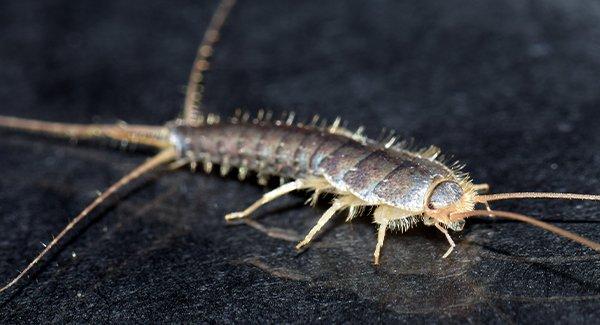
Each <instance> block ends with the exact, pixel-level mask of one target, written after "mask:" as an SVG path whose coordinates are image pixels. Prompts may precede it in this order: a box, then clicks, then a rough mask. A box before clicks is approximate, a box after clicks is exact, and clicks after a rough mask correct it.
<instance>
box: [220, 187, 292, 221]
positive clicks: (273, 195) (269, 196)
mask: <svg viewBox="0 0 600 325" xmlns="http://www.w3.org/2000/svg"><path fill="white" fill-rule="evenodd" d="M303 187H304V181H302V180H300V179H298V180H295V181H293V182H290V183H287V184H284V185H282V186H280V187H278V188H276V189H274V190H272V191H270V192H268V193H266V194H265V195H263V196H262V197H261V198H260V199H258V200H257V201H256V202H254V203H253V204H252V205H250V206H249V207H247V208H246V209H245V210H244V211H240V212H233V213H229V214H228V215H226V216H225V220H227V221H231V220H235V219H240V218H245V217H247V216H249V215H250V214H251V213H252V212H254V211H256V209H258V208H260V207H261V206H263V205H265V204H267V203H269V202H271V201H273V200H275V199H277V198H279V197H281V196H283V195H286V194H288V193H290V192H293V191H296V190H299V189H302V188H303Z"/></svg>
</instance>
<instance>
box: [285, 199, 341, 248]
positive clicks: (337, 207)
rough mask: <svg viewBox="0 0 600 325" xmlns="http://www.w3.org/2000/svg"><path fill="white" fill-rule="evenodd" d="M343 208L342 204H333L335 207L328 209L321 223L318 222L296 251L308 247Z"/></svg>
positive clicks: (297, 246)
mask: <svg viewBox="0 0 600 325" xmlns="http://www.w3.org/2000/svg"><path fill="white" fill-rule="evenodd" d="M342 208H343V205H342V203H340V201H338V200H336V201H335V202H334V203H333V205H332V206H331V207H329V209H327V211H325V213H323V215H322V216H321V218H320V219H319V221H317V224H316V225H315V226H314V227H312V229H311V230H310V231H309V232H308V235H306V237H304V239H303V240H302V241H301V242H300V243H298V245H296V249H301V248H302V247H304V246H306V245H308V243H310V242H311V241H312V240H313V238H314V237H315V235H316V234H317V232H319V230H321V228H323V226H325V224H327V222H328V221H329V220H331V217H333V215H334V214H335V213H336V212H338V211H339V210H341V209H342Z"/></svg>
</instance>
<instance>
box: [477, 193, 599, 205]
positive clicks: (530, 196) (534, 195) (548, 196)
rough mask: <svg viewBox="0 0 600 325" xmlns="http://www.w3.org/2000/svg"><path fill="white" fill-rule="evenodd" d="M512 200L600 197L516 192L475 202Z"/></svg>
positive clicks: (594, 198)
mask: <svg viewBox="0 0 600 325" xmlns="http://www.w3.org/2000/svg"><path fill="white" fill-rule="evenodd" d="M513 199H562V200H584V201H600V195H592V194H576V193H554V192H547V193H546V192H516V193H499V194H488V195H477V196H476V197H475V201H476V202H479V203H485V202H491V201H500V200H513Z"/></svg>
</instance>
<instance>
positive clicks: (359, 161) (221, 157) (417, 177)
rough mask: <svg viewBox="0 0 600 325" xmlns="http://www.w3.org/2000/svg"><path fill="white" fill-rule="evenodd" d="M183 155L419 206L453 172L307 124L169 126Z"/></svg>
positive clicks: (376, 199) (377, 200)
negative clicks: (438, 180)
mask: <svg viewBox="0 0 600 325" xmlns="http://www.w3.org/2000/svg"><path fill="white" fill-rule="evenodd" d="M172 141H173V143H174V144H175V145H176V146H177V147H178V148H179V149H180V151H181V153H182V156H187V157H189V158H191V159H192V160H197V161H210V162H211V163H214V164H221V165H226V166H231V167H236V168H240V169H242V170H244V169H248V170H253V171H256V172H257V173H258V174H259V175H274V176H281V177H288V178H305V177H308V176H317V177H324V178H325V179H327V180H328V181H329V182H330V183H331V184H332V185H334V186H335V187H336V189H338V190H342V191H347V192H350V193H352V194H354V195H356V196H357V197H359V198H361V199H362V200H364V201H366V202H368V203H372V204H382V203H388V204H391V205H394V206H402V207H405V208H406V209H407V210H415V211H416V210H419V209H422V202H423V199H424V197H425V195H426V193H425V192H426V191H427V189H428V187H429V184H431V182H432V181H433V179H434V178H435V177H437V176H440V177H445V178H447V177H452V172H451V170H449V169H448V168H446V167H445V166H444V165H443V164H441V163H439V162H437V161H435V160H433V159H427V158H426V157H421V156H419V155H418V154H415V153H411V152H408V151H404V150H398V149H394V148H385V147H384V146H383V145H381V144H379V143H375V142H374V141H369V140H366V139H354V138H352V137H351V136H349V135H348V134H346V133H343V134H340V133H339V132H330V131H329V129H321V128H316V127H306V126H293V125H291V126H288V125H286V124H284V123H278V124H254V123H220V124H213V125H203V126H199V127H189V126H179V127H175V128H173V129H172Z"/></svg>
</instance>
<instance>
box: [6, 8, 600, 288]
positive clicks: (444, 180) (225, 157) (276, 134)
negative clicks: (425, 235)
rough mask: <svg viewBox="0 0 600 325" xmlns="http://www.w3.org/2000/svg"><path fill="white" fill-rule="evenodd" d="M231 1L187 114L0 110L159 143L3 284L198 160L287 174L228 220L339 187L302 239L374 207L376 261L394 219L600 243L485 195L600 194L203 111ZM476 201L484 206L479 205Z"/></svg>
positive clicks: (215, 29) (62, 130) (195, 72)
mask: <svg viewBox="0 0 600 325" xmlns="http://www.w3.org/2000/svg"><path fill="white" fill-rule="evenodd" d="M232 5H233V0H223V1H222V2H221V3H220V5H219V7H218V9H217V11H216V13H215V15H214V16H213V18H212V20H211V22H210V24H209V28H208V30H207V32H206V33H205V36H204V39H203V41H202V43H201V45H200V47H199V50H198V54H197V57H196V60H195V62H194V65H193V68H192V72H191V75H190V81H189V84H188V88H187V94H186V100H185V105H184V112H183V117H182V118H181V119H177V120H176V121H174V122H170V123H167V124H166V125H165V126H147V125H127V124H117V125H75V124H63V123H49V122H42V121H35V120H25V119H19V118H14V117H2V116H0V127H4V128H9V129H15V130H21V131H26V132H33V133H42V134H47V135H53V136H58V137H63V138H70V139H77V140H79V139H111V140H117V141H120V142H122V143H125V144H128V143H134V144H141V145H145V146H148V147H151V148H155V149H157V151H158V154H156V155H155V156H154V157H152V158H151V159H149V160H148V161H147V162H145V163H143V164H142V165H140V166H138V167H137V168H135V169H134V170H133V171H132V172H130V173H129V174H127V175H125V176H124V177H123V178H122V179H120V180H119V181H118V182H117V183H115V184H114V185H112V186H111V187H110V188H108V189H107V190H106V191H105V192H104V193H102V194H101V195H100V196H99V197H98V198H97V199H96V200H94V202H92V203H91V204H90V205H89V206H88V207H86V208H85V209H84V210H83V211H82V212H81V213H80V214H79V215H77V216H76V217H75V218H74V219H73V220H72V221H71V222H70V223H69V224H67V226H66V227H65V228H64V229H63V230H62V231H61V232H60V233H59V234H58V235H57V236H56V237H55V238H54V239H53V240H52V241H51V242H50V244H48V245H47V246H46V247H45V249H44V250H43V251H42V252H41V253H40V254H39V255H38V256H37V257H36V258H35V259H34V260H33V261H32V262H31V263H30V264H29V265H28V266H27V267H26V268H25V269H24V270H23V271H22V272H21V273H19V275H18V276H17V277H15V278H14V279H13V280H12V281H10V282H9V283H8V284H7V285H6V286H4V287H3V288H0V292H2V291H4V290H6V289H7V288H9V287H11V286H12V285H14V284H15V283H17V282H18V281H19V279H21V278H22V277H23V276H24V275H25V274H27V272H28V271H29V270H30V269H31V268H32V267H33V266H34V265H35V264H36V263H38V261H39V260H40V259H41V258H42V257H44V256H45V255H46V254H47V253H48V252H49V251H50V249H52V247H54V246H55V245H56V244H57V243H58V242H59V241H60V240H61V239H62V238H63V237H64V236H65V235H66V234H67V233H68V232H69V231H70V230H71V229H73V227H74V226H76V225H77V224H78V223H79V222H80V221H81V220H83V219H84V218H85V217H86V216H87V215H88V214H89V213H90V212H91V211H92V210H93V209H94V208H96V207H97V206H98V205H100V204H101V203H102V202H104V201H105V200H106V199H107V198H108V197H110V196H111V195H112V194H114V193H115V192H117V191H118V190H119V189H121V188H122V187H123V186H124V185H126V184H128V183H130V182H131V181H132V180H135V179H136V178H139V177H141V176H143V175H144V174H146V173H148V172H151V171H153V170H156V169H158V168H162V167H168V168H174V167H181V166H184V165H190V166H191V167H192V169H196V167H197V166H199V165H201V166H202V168H204V169H205V170H206V171H207V172H210V171H211V170H212V169H213V166H218V167H219V170H220V172H221V174H223V175H225V174H227V173H228V172H229V171H230V170H232V169H235V170H237V172H238V176H239V178H240V179H244V178H246V177H247V175H248V174H249V172H255V173H256V174H257V176H258V179H259V183H262V184H265V183H266V180H267V179H268V177H270V176H277V177H281V178H282V179H290V181H289V182H287V183H284V184H282V185H281V186H280V187H278V188H276V189H274V190H272V191H270V192H268V193H266V194H265V195H264V196H263V197H262V198H260V199H259V200H258V201H256V202H255V203H254V204H252V205H251V206H249V207H248V208H247V209H245V210H243V211H240V212H234V213H230V214H228V215H227V216H226V217H225V218H226V219H227V220H234V219H239V218H245V217H248V216H249V215H250V214H252V213H253V212H254V211H255V210H256V209H258V208H259V207H261V206H262V205H264V204H266V203H268V202H270V201H273V200H275V199H277V198H279V197H281V196H283V195H286V194H288V193H290V192H293V191H296V190H309V191H313V192H314V194H313V196H312V202H315V201H316V200H317V199H318V197H319V195H320V194H321V193H330V194H333V196H334V199H333V201H332V204H331V206H330V207H329V208H328V209H327V210H326V211H325V212H324V213H323V215H322V217H321V218H320V219H319V220H318V222H317V224H316V225H315V226H314V227H313V228H312V229H311V230H310V231H309V232H308V234H307V235H306V237H305V238H304V239H303V240H302V241H301V242H300V243H299V244H298V245H297V246H296V247H297V248H298V249H300V248H303V247H305V246H306V245H307V244H309V243H310V242H311V241H312V240H313V238H314V237H315V235H316V234H317V233H318V232H319V230H320V229H321V228H322V227H323V226H324V225H325V224H327V222H328V221H329V220H330V219H331V218H332V217H333V216H334V215H335V214H336V213H338V212H340V211H342V210H348V217H347V220H351V219H352V218H354V217H356V216H357V215H358V214H359V212H360V211H362V210H364V209H365V208H370V209H371V210H372V211H373V218H374V221H375V223H376V224H377V225H378V232H377V244H376V246H375V252H374V263H375V264H378V263H379V257H380V253H381V248H382V246H383V243H384V239H385V235H386V232H387V231H388V230H389V229H400V230H406V229H408V228H409V227H411V226H413V225H415V224H417V223H420V222H422V223H424V224H426V225H429V226H434V227H436V228H437V229H439V231H441V232H442V233H443V234H444V235H445V237H446V239H447V240H448V242H449V244H450V248H449V249H448V251H447V252H446V253H445V254H444V255H443V256H444V257H446V256H448V254H450V253H451V251H452V249H453V248H454V246H455V244H454V242H453V241H452V238H451V237H450V234H449V233H448V229H451V230H455V231H459V230H461V229H462V228H463V226H464V220H465V219H466V218H468V217H475V216H496V217H502V218H508V219H514V220H519V221H523V222H527V223H530V224H532V225H535V226H537V227H541V228H543V229H546V230H549V231H552V232H554V233H557V234H559V235H561V236H565V237H567V238H569V239H572V240H575V241H577V242H579V243H581V244H583V245H586V246H588V247H590V248H593V249H596V250H600V244H598V243H595V242H593V241H591V240H588V239H586V238H583V237H581V236H578V235H576V234H573V233H571V232H568V231H565V230H563V229H560V228H557V227H554V226H552V225H549V224H547V223H544V222H541V221H539V220H536V219H534V218H531V217H528V216H524V215H521V214H516V213H513V212H505V211H495V210H491V208H490V207H489V205H488V203H489V202H491V201H496V200H505V199H519V198H564V199H581V200H600V196H595V195H582V194H566V193H504V194H491V195H484V194H483V193H482V192H485V191H487V190H488V186H487V185H486V184H473V183H472V182H471V180H470V178H469V177H468V175H467V174H465V173H462V172H460V171H459V169H458V168H455V167H453V166H447V165H446V164H445V163H443V161H442V160H441V159H440V157H439V150H438V149H437V148H435V147H430V148H427V149H424V150H419V151H410V150H408V149H405V148H404V147H402V146H400V145H397V144H396V143H395V140H396V139H395V138H394V137H391V138H388V139H384V140H383V141H375V140H371V139H368V138H366V137H365V136H363V135H362V132H361V131H360V130H359V131H357V132H350V131H348V130H347V129H346V128H344V127H341V126H340V120H339V119H336V121H335V122H334V123H333V124H331V125H328V124H319V125H317V124H318V121H317V119H314V120H313V121H312V122H311V123H294V121H293V116H292V115H291V116H289V117H288V118H285V119H280V120H275V121H271V119H270V116H269V115H270V114H265V113H264V112H261V113H259V114H258V116H257V117H256V118H255V119H250V117H249V115H246V114H240V115H238V116H236V117H234V118H232V119H230V120H223V121H221V119H220V118H218V117H217V116H215V115H212V114H208V115H204V114H203V112H202V110H201V107H200V104H201V99H202V89H203V88H202V85H201V81H202V76H203V72H204V71H205V70H207V69H208V58H209V56H210V55H211V54H212V48H213V45H214V44H215V42H216V41H217V40H218V38H219V30H220V28H221V26H222V25H223V23H224V21H225V17H226V16H227V14H228V12H229V11H230V9H231V7H232ZM478 204H482V205H484V206H485V207H486V208H487V209H476V207H477V205H478Z"/></svg>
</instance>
